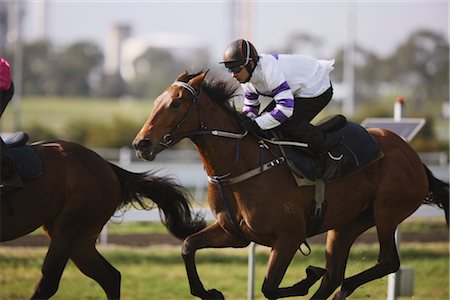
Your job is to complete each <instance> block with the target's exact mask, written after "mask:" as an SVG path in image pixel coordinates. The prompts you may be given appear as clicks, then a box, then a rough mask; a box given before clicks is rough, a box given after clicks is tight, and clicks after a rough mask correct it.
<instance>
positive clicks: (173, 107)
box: [133, 71, 207, 160]
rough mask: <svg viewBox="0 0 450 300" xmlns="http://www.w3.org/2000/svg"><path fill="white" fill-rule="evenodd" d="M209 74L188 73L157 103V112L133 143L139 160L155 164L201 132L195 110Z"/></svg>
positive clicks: (180, 77) (157, 99) (178, 79)
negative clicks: (167, 151) (162, 153)
mask: <svg viewBox="0 0 450 300" xmlns="http://www.w3.org/2000/svg"><path fill="white" fill-rule="evenodd" d="M206 73H207V71H206V72H201V73H197V74H194V75H188V73H187V72H186V71H185V72H183V73H182V74H180V75H179V76H178V78H177V80H176V81H175V82H174V83H173V84H172V85H171V86H170V87H168V88H167V89H166V90H165V91H164V92H163V93H162V94H161V95H160V96H158V98H156V100H155V104H154V107H153V111H152V112H151V114H150V116H149V118H148V119H147V121H146V122H145V124H144V126H143V127H142V129H141V130H140V131H139V133H138V134H137V136H136V138H135V139H134V141H133V146H134V148H135V149H136V153H137V155H138V156H139V157H141V158H144V159H146V160H153V159H154V158H155V156H156V154H158V153H159V152H160V151H162V150H163V149H165V148H167V147H169V145H172V144H175V143H177V142H178V141H179V140H180V139H181V138H183V137H184V136H183V134H184V133H187V132H192V131H195V130H198V129H199V126H200V124H199V122H198V121H196V120H198V118H195V117H193V115H195V114H198V111H197V109H195V106H196V104H198V101H199V91H200V87H201V85H202V83H203V81H204V79H205V76H206Z"/></svg>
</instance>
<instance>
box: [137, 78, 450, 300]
mask: <svg viewBox="0 0 450 300" xmlns="http://www.w3.org/2000/svg"><path fill="white" fill-rule="evenodd" d="M205 76H206V72H201V73H197V74H188V73H187V72H185V73H183V74H181V75H180V76H179V77H178V78H177V81H175V83H174V84H173V85H171V86H170V87H169V88H167V89H166V91H165V92H164V93H162V94H161V95H160V96H159V97H158V98H157V99H156V101H155V106H154V108H153V111H152V112H151V114H150V116H149V118H148V120H147V121H146V122H145V124H144V126H143V127H142V129H141V131H140V132H139V133H138V134H137V137H136V139H135V140H134V142H133V145H134V147H135V148H136V150H137V154H138V155H139V156H140V157H143V158H145V159H147V160H153V159H155V156H156V155H157V154H158V153H159V152H160V151H162V150H164V149H166V148H167V147H170V146H171V145H173V144H175V143H177V142H178V141H179V140H181V139H182V138H185V137H188V138H190V139H191V140H192V141H193V143H194V144H195V146H196V148H197V150H198V152H199V154H200V156H201V159H202V161H203V164H204V167H205V169H206V172H207V174H208V176H209V179H210V184H209V186H208V189H209V204H210V207H211V210H212V211H213V212H214V214H215V216H216V219H217V220H216V222H215V223H213V224H212V225H210V226H208V227H207V228H205V229H203V230H202V231H200V232H198V233H195V234H193V235H191V236H189V237H187V238H186V240H185V241H184V243H183V247H182V256H183V259H184V262H185V265H186V270H187V276H188V280H189V284H190V289H191V293H192V294H193V295H195V296H198V297H200V298H204V299H212V298H214V299H223V295H222V294H221V292H219V291H217V290H215V289H212V290H206V289H205V288H204V287H203V284H202V282H201V281H200V278H199V276H198V273H197V270H196V265H195V252H196V250H198V249H202V248H211V247H212V248H222V247H245V246H247V245H248V244H249V243H250V242H251V241H254V242H256V243H258V244H261V245H265V246H268V247H271V248H272V250H271V254H270V258H269V262H268V270H267V275H266V277H265V279H264V283H263V285H262V292H263V294H264V295H265V296H266V297H267V298H270V299H276V298H281V297H289V296H297V295H306V294H307V292H308V289H309V288H310V287H311V286H312V284H314V282H315V281H317V280H318V279H320V277H321V276H322V274H323V273H321V272H320V271H321V270H320V269H319V268H315V267H312V268H308V270H307V274H308V277H307V278H306V279H305V280H303V281H300V282H299V283H297V284H295V285H293V286H291V287H285V288H281V287H279V285H280V283H281V281H282V278H283V276H284V274H285V272H286V269H287V267H288V266H289V264H290V262H291V260H292V258H293V256H294V254H295V253H296V251H297V250H298V249H299V247H300V245H301V244H302V243H304V242H305V239H306V238H307V237H308V236H309V234H308V230H307V228H308V220H309V217H310V212H311V209H312V205H313V198H314V188H313V187H311V186H302V187H298V186H297V184H296V182H295V181H294V177H293V176H292V174H291V172H290V170H289V168H288V167H287V166H286V164H284V163H280V164H278V165H277V166H276V167H273V168H271V169H270V170H268V171H265V172H257V175H256V176H253V175H254V174H252V175H251V176H250V175H249V176H247V175H248V174H249V173H248V171H249V170H258V169H259V167H260V166H262V165H264V163H266V162H267V161H268V160H269V159H271V155H272V154H273V153H276V154H277V155H280V150H279V149H278V146H273V145H270V144H269V148H270V149H268V150H262V151H263V155H262V156H263V157H265V161H262V162H261V161H260V157H261V155H259V153H260V150H259V149H260V143H258V140H259V139H258V138H256V137H255V136H253V135H251V134H250V135H249V134H246V132H242V129H241V128H240V125H239V124H240V123H239V120H240V118H239V115H238V112H236V110H235V109H234V108H233V107H232V105H230V103H229V102H230V101H228V100H229V99H230V98H232V97H233V96H234V95H235V92H236V89H235V88H233V87H231V86H229V85H227V84H226V83H225V82H223V81H220V80H215V81H213V82H208V81H206V80H205ZM370 134H371V135H372V136H373V137H374V138H375V140H376V141H377V142H378V144H379V147H380V148H381V150H382V152H383V153H384V157H383V158H382V159H379V160H377V161H376V162H374V163H372V164H370V165H369V166H367V167H365V168H364V169H362V170H361V171H359V172H357V173H354V174H352V175H350V176H347V177H345V178H343V179H340V180H337V181H334V182H331V183H328V184H327V185H326V190H325V198H326V200H327V209H326V212H325V215H324V220H323V223H322V225H321V227H320V230H319V232H326V231H329V233H328V235H327V244H326V259H327V262H326V272H325V274H324V277H323V279H322V282H321V285H320V288H319V290H318V291H317V292H316V293H315V294H314V295H313V298H317V299H324V298H328V297H329V296H331V295H332V293H333V292H334V291H335V290H336V289H337V288H338V287H339V286H341V290H340V292H339V293H338V294H337V295H336V297H337V298H344V297H346V296H348V295H350V294H351V293H352V292H353V291H354V290H355V289H356V288H357V287H359V286H360V285H362V284H364V283H366V282H369V281H372V280H374V279H377V278H380V277H383V276H385V275H387V274H389V273H392V272H395V271H397V270H398V269H399V266H400V260H399V256H398V254H397V249H396V245H395V241H394V232H395V229H396V227H397V225H398V224H400V223H401V222H402V221H403V220H404V219H406V218H407V217H408V216H409V215H411V214H412V213H413V212H414V211H415V210H416V209H417V208H418V207H419V206H420V205H421V204H422V203H424V201H425V199H426V197H427V195H428V198H427V199H428V201H433V202H434V203H436V204H439V205H440V206H441V207H444V208H445V210H446V213H447V215H448V184H445V183H443V182H441V181H439V180H437V179H436V178H434V177H433V175H432V174H431V172H428V170H426V168H425V167H424V165H423V164H422V162H421V160H420V159H419V157H418V155H417V154H416V152H415V151H414V150H413V149H412V148H411V147H410V146H409V145H408V144H407V143H406V142H405V141H403V140H402V139H401V138H399V137H398V136H397V135H395V134H393V133H392V132H389V131H387V130H384V129H371V130H370ZM266 146H267V145H266ZM264 151H265V152H264ZM272 157H273V156H272ZM429 191H431V192H433V193H434V194H433V195H432V194H431V193H429ZM372 226H376V229H377V233H378V239H379V243H380V253H379V259H378V262H377V263H376V264H375V266H373V267H372V268H370V269H368V270H365V271H363V272H361V273H359V274H357V275H355V276H352V277H350V278H345V279H344V273H345V267H346V263H347V258H348V254H349V251H350V247H351V245H352V243H353V242H354V241H355V239H356V238H357V237H358V236H359V235H360V234H361V233H363V232H364V231H366V230H367V229H368V228H370V227H372ZM322 270H323V269H322ZM323 272H324V271H323Z"/></svg>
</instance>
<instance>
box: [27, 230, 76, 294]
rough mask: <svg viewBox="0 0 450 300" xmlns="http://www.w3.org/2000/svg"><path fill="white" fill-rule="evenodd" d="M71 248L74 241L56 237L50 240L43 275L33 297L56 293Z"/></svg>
mask: <svg viewBox="0 0 450 300" xmlns="http://www.w3.org/2000/svg"><path fill="white" fill-rule="evenodd" d="M71 249H72V243H71V241H69V240H62V239H54V240H52V241H51V242H50V246H49V248H48V252H47V255H46V256H45V259H44V263H43V265H42V276H41V279H40V281H39V282H38V284H37V285H36V289H35V291H34V294H33V296H32V297H31V298H32V299H48V298H50V297H52V296H53V295H54V294H55V293H56V291H57V290H58V286H59V282H60V280H61V276H62V273H63V271H64V268H65V267H66V264H67V261H68V260H69V256H70V251H71Z"/></svg>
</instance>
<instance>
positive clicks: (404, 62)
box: [386, 30, 449, 102]
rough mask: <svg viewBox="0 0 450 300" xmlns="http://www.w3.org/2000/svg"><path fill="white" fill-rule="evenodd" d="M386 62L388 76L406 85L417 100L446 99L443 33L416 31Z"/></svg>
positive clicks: (446, 62) (446, 55) (446, 50)
mask: <svg viewBox="0 0 450 300" xmlns="http://www.w3.org/2000/svg"><path fill="white" fill-rule="evenodd" d="M386 64H387V65H389V66H390V72H391V73H390V74H391V79H392V80H394V81H395V82H400V83H402V84H403V85H406V86H409V87H410V88H411V91H412V93H411V94H412V96H413V97H414V98H415V99H416V100H418V101H421V102H426V101H439V102H442V101H444V100H448V95H449V46H448V41H447V40H446V38H445V37H444V36H442V35H440V34H438V33H436V32H431V31H426V30H421V31H417V32H415V33H413V34H412V35H411V36H410V37H409V39H408V40H407V41H406V42H405V43H404V44H402V45H400V47H399V48H398V49H397V51H396V53H395V54H394V55H393V56H392V57H391V58H389V59H387V60H386Z"/></svg>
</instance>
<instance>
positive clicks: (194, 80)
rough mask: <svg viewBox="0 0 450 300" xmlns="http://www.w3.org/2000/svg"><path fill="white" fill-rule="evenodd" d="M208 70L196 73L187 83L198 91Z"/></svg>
mask: <svg viewBox="0 0 450 300" xmlns="http://www.w3.org/2000/svg"><path fill="white" fill-rule="evenodd" d="M208 72H209V70H206V71H205V72H202V73H200V74H198V75H197V76H195V77H194V78H192V79H191V80H189V82H188V84H189V85H190V86H192V87H193V88H194V89H196V90H197V91H198V90H199V88H200V86H201V85H202V83H203V81H204V80H205V77H206V74H208Z"/></svg>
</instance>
